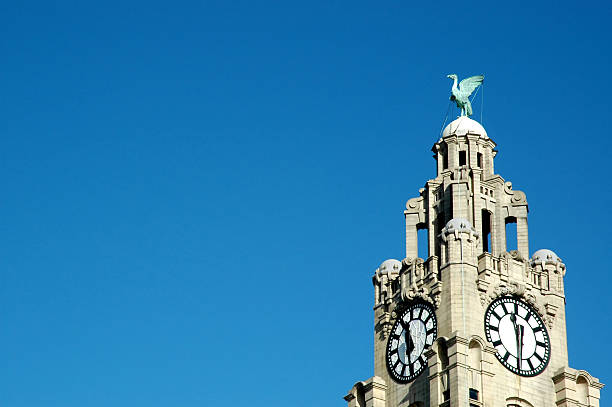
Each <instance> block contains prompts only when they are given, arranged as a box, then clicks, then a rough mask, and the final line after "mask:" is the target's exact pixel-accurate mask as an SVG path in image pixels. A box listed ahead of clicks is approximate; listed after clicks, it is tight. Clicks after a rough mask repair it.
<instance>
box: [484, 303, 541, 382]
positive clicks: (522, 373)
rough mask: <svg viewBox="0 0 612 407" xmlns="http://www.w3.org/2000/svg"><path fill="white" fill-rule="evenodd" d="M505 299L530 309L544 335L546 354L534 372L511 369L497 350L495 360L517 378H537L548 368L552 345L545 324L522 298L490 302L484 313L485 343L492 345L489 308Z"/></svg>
mask: <svg viewBox="0 0 612 407" xmlns="http://www.w3.org/2000/svg"><path fill="white" fill-rule="evenodd" d="M505 299H510V300H515V301H518V302H520V303H522V304H523V305H524V306H525V307H526V308H527V309H530V310H532V311H533V315H534V317H535V318H536V319H537V320H538V322H539V323H540V325H541V326H542V328H543V329H542V334H543V335H544V339H545V341H546V345H547V347H546V348H545V350H546V352H545V353H544V362H543V363H542V364H540V365H539V367H538V369H537V370H535V371H531V370H529V371H526V370H522V369H516V368H513V367H511V366H510V365H508V364H507V363H506V362H504V360H503V357H502V356H501V355H500V354H499V352H498V351H497V348H495V357H496V358H497V360H499V362H500V363H501V364H502V366H504V367H505V368H506V369H508V370H509V371H511V372H512V373H514V374H516V375H519V376H523V377H535V376H538V375H540V374H542V372H544V370H546V368H547V367H548V363H549V362H550V356H551V354H552V352H551V348H552V344H551V342H550V336H549V335H548V329H547V328H546V324H545V323H544V320H543V319H542V317H540V314H539V313H538V312H537V311H535V310H534V309H533V307H532V306H531V305H529V304H528V303H527V302H526V301H524V300H523V298H522V297H519V296H512V295H504V296H501V297H497V298H495V299H494V300H493V301H491V303H490V304H489V306H488V307H487V309H486V311H485V317H484V331H485V335H486V337H487V341H488V342H489V343H491V344H493V341H492V340H491V332H490V330H489V329H488V325H489V324H488V321H489V318H490V317H491V307H492V306H493V305H494V304H496V303H499V302H503V300H505Z"/></svg>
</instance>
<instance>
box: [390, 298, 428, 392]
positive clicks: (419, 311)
mask: <svg viewBox="0 0 612 407" xmlns="http://www.w3.org/2000/svg"><path fill="white" fill-rule="evenodd" d="M437 330H438V327H437V322H436V314H435V312H434V310H433V308H432V307H431V305H429V304H425V303H414V304H412V305H410V306H409V307H408V308H407V309H406V310H405V311H404V312H403V313H402V315H401V316H400V317H399V318H398V319H397V321H395V324H394V325H393V328H392V329H391V334H390V335H389V342H388V343H387V370H388V371H389V374H390V375H391V377H392V378H393V380H395V381H397V382H399V383H407V382H410V381H412V380H414V379H415V378H416V377H417V376H418V375H419V374H421V372H423V370H425V368H426V367H427V359H426V358H425V355H424V353H425V351H426V350H427V349H428V348H429V347H430V346H431V345H432V344H433V341H435V340H436V337H437V334H438V333H437Z"/></svg>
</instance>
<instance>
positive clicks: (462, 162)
mask: <svg viewBox="0 0 612 407" xmlns="http://www.w3.org/2000/svg"><path fill="white" fill-rule="evenodd" d="M466 164H467V151H459V165H466Z"/></svg>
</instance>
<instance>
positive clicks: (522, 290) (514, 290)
mask: <svg viewBox="0 0 612 407" xmlns="http://www.w3.org/2000/svg"><path fill="white" fill-rule="evenodd" d="M509 295H514V296H517V297H521V298H522V299H523V300H524V301H525V302H526V303H528V304H529V305H531V307H533V309H535V310H536V312H537V313H538V314H539V315H540V316H541V317H542V319H543V320H544V321H546V323H547V325H548V326H549V327H550V328H552V324H553V320H554V317H555V314H556V307H555V306H554V305H552V304H546V305H545V306H544V307H541V306H540V305H539V304H538V303H537V299H536V297H535V296H534V295H533V294H531V293H530V292H529V288H528V287H527V286H526V285H524V284H521V283H518V282H508V283H500V284H498V285H496V286H495V287H494V288H493V289H492V290H491V291H489V292H486V293H480V304H481V305H482V306H483V307H484V306H486V304H489V303H491V302H492V301H493V300H494V299H496V298H498V297H504V296H509ZM542 308H544V310H543V309H542ZM549 308H550V311H549Z"/></svg>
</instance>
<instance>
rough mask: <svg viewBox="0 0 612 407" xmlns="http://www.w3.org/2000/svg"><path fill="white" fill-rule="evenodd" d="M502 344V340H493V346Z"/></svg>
mask: <svg viewBox="0 0 612 407" xmlns="http://www.w3.org/2000/svg"><path fill="white" fill-rule="evenodd" d="M501 344H502V341H501V340H497V341H495V342H493V346H499V345H501Z"/></svg>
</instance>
